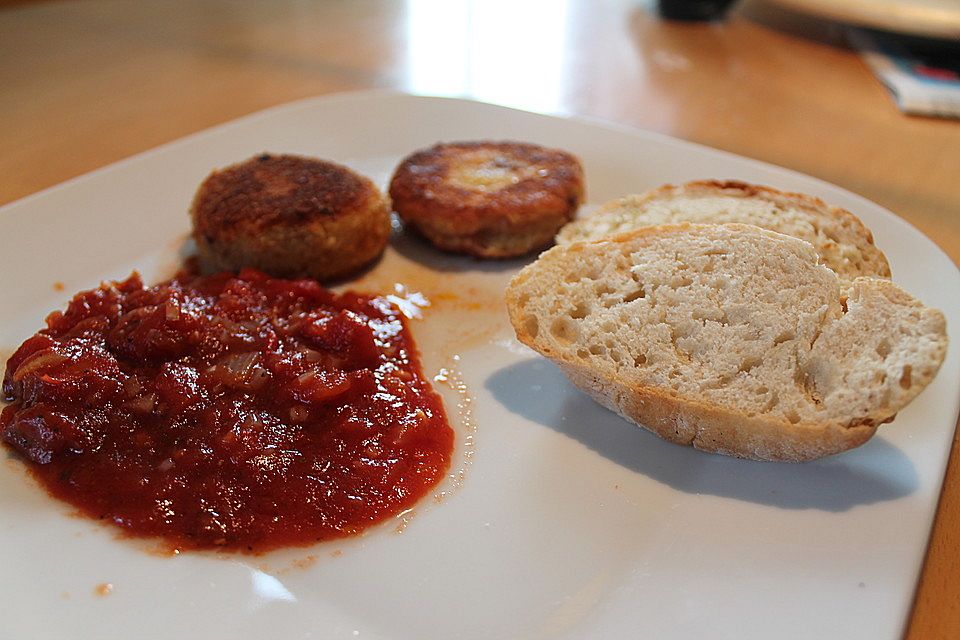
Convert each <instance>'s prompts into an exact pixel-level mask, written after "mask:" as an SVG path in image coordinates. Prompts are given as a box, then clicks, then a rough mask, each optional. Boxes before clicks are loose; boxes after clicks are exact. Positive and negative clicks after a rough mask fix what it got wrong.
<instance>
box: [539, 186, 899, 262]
mask: <svg viewBox="0 0 960 640" xmlns="http://www.w3.org/2000/svg"><path fill="white" fill-rule="evenodd" d="M711 196H725V197H731V198H741V199H745V200H746V199H753V200H761V201H765V202H769V203H771V204H773V205H775V206H778V207H783V208H794V209H797V210H800V211H802V212H804V214H805V215H806V216H808V217H809V220H810V221H811V224H812V225H813V226H814V231H815V232H816V233H819V232H820V231H821V227H828V226H830V225H834V224H835V225H837V226H839V228H840V229H841V233H842V234H843V235H844V236H845V238H843V240H848V241H850V242H851V244H852V245H854V246H856V248H857V250H858V251H859V253H860V256H859V260H858V262H857V263H851V262H850V261H849V260H844V259H842V258H841V257H839V256H832V255H830V254H831V252H832V251H833V250H834V249H835V248H836V246H837V244H838V242H840V241H841V239H840V238H832V237H829V235H830V234H829V233H828V237H827V238H825V239H823V240H822V246H821V247H818V251H819V252H820V253H821V259H822V260H824V262H825V263H826V264H827V266H829V267H830V268H831V269H833V270H834V271H836V272H837V274H838V275H840V276H841V278H842V279H844V280H846V281H849V280H853V278H855V277H857V276H874V277H878V278H889V277H891V272H890V264H889V262H888V261H887V257H886V256H885V255H884V254H883V252H882V251H880V249H879V248H877V246H876V245H875V243H874V239H873V234H872V233H871V231H870V229H868V228H867V226H866V225H864V224H863V222H862V221H861V220H860V219H859V218H858V217H857V216H855V215H854V214H853V213H851V212H850V211H847V210H846V209H842V208H840V207H835V206H831V205H828V204H827V203H825V202H824V201H823V200H821V199H819V198H816V197H813V196H809V195H806V194H802V193H793V192H787V191H780V190H778V189H774V188H773V187H767V186H761V185H755V184H750V183H747V182H742V181H739V180H695V181H693V182H687V183H685V184H681V185H672V184H667V185H663V186H661V187H657V188H655V189H652V190H650V191H647V192H645V193H643V194H640V195H631V196H624V197H622V198H618V199H616V200H612V201H610V202H607V203H606V204H604V205H602V206H601V207H600V208H599V209H597V210H596V211H594V212H593V213H592V214H591V215H590V216H587V217H586V218H581V219H579V220H575V221H574V222H572V223H570V224H568V225H566V226H565V227H564V228H563V229H561V230H560V233H558V234H557V243H558V244H568V243H570V242H576V241H582V240H591V239H596V238H595V237H592V236H593V230H591V226H592V225H594V224H595V223H596V222H597V221H598V220H602V219H603V218H605V217H610V216H616V215H617V214H618V213H619V212H622V211H635V210H642V209H643V208H644V207H646V206H649V205H650V204H651V203H655V202H658V201H665V202H667V201H670V200H671V199H675V198H681V197H686V198H696V197H711ZM687 221H688V222H691V223H709V222H712V221H710V220H702V219H697V218H696V217H695V216H691V218H690V219H688V220H687ZM739 222H742V223H745V224H756V225H757V226H761V227H764V228H767V229H770V230H772V231H778V232H780V233H788V234H789V232H788V231H784V230H782V229H778V228H773V227H769V226H766V225H765V224H764V223H762V222H761V221H759V220H747V219H744V220H740V221H739ZM798 237H800V238H801V239H802V240H807V241H811V240H812V238H810V237H802V236H798ZM814 244H815V245H816V243H814Z"/></svg>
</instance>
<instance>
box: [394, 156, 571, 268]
mask: <svg viewBox="0 0 960 640" xmlns="http://www.w3.org/2000/svg"><path fill="white" fill-rule="evenodd" d="M583 191H584V184H583V169H582V168H581V167H580V163H579V162H578V161H577V159H576V158H575V157H573V156H572V155H570V154H569V153H566V152H564V151H560V150H556V149H546V148H544V147H540V146H538V145H534V144H527V143H521V142H489V141H480V142H453V143H447V144H437V145H434V146H433V147H430V148H429V149H424V150H421V151H417V152H415V153H413V154H412V155H410V156H408V157H406V158H405V159H404V160H403V162H401V164H400V166H399V167H398V168H397V170H396V172H395V173H394V175H393V179H392V180H391V182H390V198H391V200H392V201H393V207H394V210H395V211H396V212H397V213H398V214H399V215H400V217H401V218H402V219H403V220H404V222H406V223H407V224H410V225H411V226H413V227H414V228H416V229H417V230H418V231H420V232H421V233H422V234H423V235H424V236H426V237H427V238H428V239H429V240H430V241H431V242H433V243H434V244H435V245H437V246H438V247H440V248H441V249H445V250H448V251H455V252H458V253H467V254H470V255H475V256H479V257H488V258H505V257H512V256H519V255H523V254H525V253H529V252H530V251H533V250H535V249H540V248H543V247H545V246H547V245H548V244H550V243H551V241H552V236H553V235H554V234H555V233H556V231H557V230H558V229H559V228H560V227H561V226H563V225H564V224H565V223H567V222H568V221H570V220H571V219H572V218H573V216H574V214H575V213H576V211H577V208H578V207H579V205H580V202H581V201H582V200H583Z"/></svg>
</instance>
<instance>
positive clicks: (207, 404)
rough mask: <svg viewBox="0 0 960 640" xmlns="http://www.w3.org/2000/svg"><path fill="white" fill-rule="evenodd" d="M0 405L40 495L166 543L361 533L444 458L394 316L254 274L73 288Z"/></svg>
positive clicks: (448, 437) (441, 424)
mask: <svg viewBox="0 0 960 640" xmlns="http://www.w3.org/2000/svg"><path fill="white" fill-rule="evenodd" d="M3 392H4V395H5V396H6V399H7V400H10V401H12V402H13V403H12V404H11V405H9V406H8V407H6V408H5V409H4V410H3V413H2V417H0V427H2V430H3V439H4V441H5V442H6V443H7V444H8V445H9V446H11V447H12V448H14V449H16V450H17V451H18V452H19V453H21V454H22V455H23V456H25V457H26V458H27V459H28V460H29V461H31V462H32V463H33V464H32V465H31V467H32V469H33V472H34V474H35V475H36V477H37V478H38V479H39V480H40V481H41V482H42V483H43V484H44V486H45V487H46V488H47V489H48V491H49V492H50V493H52V494H53V495H54V496H56V497H58V498H61V499H63V500H66V501H67V502H69V503H71V504H73V505H76V506H77V507H79V508H80V509H81V510H82V511H83V512H84V513H86V514H88V515H90V516H93V517H96V518H100V519H105V520H110V521H112V522H113V523H115V524H117V525H118V526H120V527H122V528H123V529H125V530H126V531H128V532H130V533H132V534H134V535H139V536H161V537H163V538H164V539H166V540H168V541H169V542H171V543H172V544H174V545H175V546H177V547H186V548H203V547H220V548H228V549H237V550H242V551H255V552H261V551H265V550H268V549H271V548H275V547H279V546H286V545H305V544H309V543H312V542H314V541H317V540H324V539H329V538H335V537H341V536H345V535H350V534H355V533H357V532H359V531H362V530H363V529H365V528H366V527H369V526H370V525H372V524H374V523H376V522H379V521H382V520H384V519H386V518H388V517H390V516H391V515H394V514H397V513H399V512H401V511H403V510H404V509H406V508H408V507H410V506H411V505H412V504H413V503H414V502H415V501H416V500H417V499H419V498H420V497H422V496H423V495H424V494H425V493H427V492H428V491H429V490H430V488H431V487H433V486H434V485H435V484H436V483H437V482H438V481H439V480H440V479H441V477H442V476H443V475H444V473H445V472H446V470H447V468H448V466H449V462H450V455H451V451H452V448H453V431H452V430H451V428H450V426H449V425H448V423H447V420H446V416H445V414H444V411H443V406H442V404H441V401H440V398H439V396H438V395H437V394H436V393H435V392H434V391H433V390H432V389H431V388H430V385H429V383H428V382H427V380H426V379H425V378H424V375H423V373H422V372H421V370H420V364H419V361H418V356H417V352H416V348H415V345H414V343H413V340H412V338H411V337H410V334H409V332H408V331H407V329H406V327H405V325H404V320H403V317H402V316H401V314H400V312H399V311H398V310H397V309H396V308H395V307H394V306H392V305H391V304H390V303H389V302H387V301H386V300H384V299H383V298H377V297H371V296H363V295H356V294H352V293H347V294H343V295H336V294H333V293H331V292H329V291H327V290H326V289H324V288H322V287H321V286H320V285H318V284H317V283H315V282H313V281H308V280H297V281H290V280H276V279H271V278H269V277H267V276H265V275H263V274H261V273H258V272H253V271H245V272H242V273H241V274H240V275H239V276H231V275H228V274H221V275H216V276H208V277H198V276H193V275H189V274H182V275H180V276H178V277H177V278H175V279H173V280H171V281H169V282H166V283H163V284H160V285H157V286H154V287H150V288H146V287H144V285H143V284H142V282H141V281H140V278H139V277H138V276H136V275H133V276H131V277H130V278H128V279H127V280H125V281H123V282H116V283H106V284H104V285H102V286H101V287H100V288H99V289H95V290H93V291H87V292H83V293H80V294H78V295H77V296H76V297H74V298H73V300H72V301H71V302H70V304H69V306H68V308H67V310H66V311H65V312H62V313H61V312H54V313H52V314H51V315H50V316H49V317H48V318H47V328H46V329H44V330H42V331H40V332H39V333H37V334H36V335H35V336H33V337H32V338H30V339H29V340H27V341H26V342H25V343H23V345H22V346H21V347H20V348H19V349H18V350H17V351H16V353H14V355H13V356H12V357H11V358H10V360H9V362H8V363H7V369H6V375H5V377H4V381H3Z"/></svg>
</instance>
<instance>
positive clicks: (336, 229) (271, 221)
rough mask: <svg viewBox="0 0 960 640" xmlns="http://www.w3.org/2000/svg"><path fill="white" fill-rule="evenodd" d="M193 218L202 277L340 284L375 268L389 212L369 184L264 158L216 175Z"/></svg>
mask: <svg viewBox="0 0 960 640" xmlns="http://www.w3.org/2000/svg"><path fill="white" fill-rule="evenodd" d="M190 215H191V220H192V222H193V237H194V240H195V242H196V245H197V251H198V257H199V259H200V264H201V267H202V268H203V270H204V271H207V272H213V271H223V270H229V271H237V270H239V269H242V268H244V267H254V268H257V269H260V270H261V271H265V272H267V273H269V274H270V275H273V276H276V277H285V278H291V277H310V278H315V279H317V280H324V281H330V280H335V279H340V278H344V277H346V276H349V275H351V274H353V273H355V272H357V271H359V270H360V269H362V268H363V267H364V266H366V265H367V264H369V263H370V262H372V261H373V260H375V259H376V258H377V257H378V256H379V255H380V254H381V253H382V252H383V250H384V248H385V247H386V244H387V240H388V238H389V235H390V213H389V207H388V206H387V203H386V201H385V199H384V197H383V195H382V194H381V193H380V191H379V190H378V189H377V187H376V186H375V185H374V184H373V182H371V181H370V180H369V179H368V178H366V177H364V176H361V175H359V174H357V173H355V172H354V171H352V170H350V169H348V168H347V167H344V166H341V165H339V164H335V163H332V162H327V161H324V160H319V159H314V158H305V157H301V156H294V155H271V154H266V153H264V154H261V155H259V156H256V157H254V158H251V159H249V160H246V161H245V162H241V163H239V164H236V165H233V166H230V167H227V168H225V169H221V170H219V171H214V172H213V173H212V174H211V175H210V176H209V177H208V178H207V179H206V180H205V181H204V182H203V184H202V185H201V186H200V188H199V189H198V191H197V194H196V196H195V197H194V201H193V206H192V207H191V211H190Z"/></svg>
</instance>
